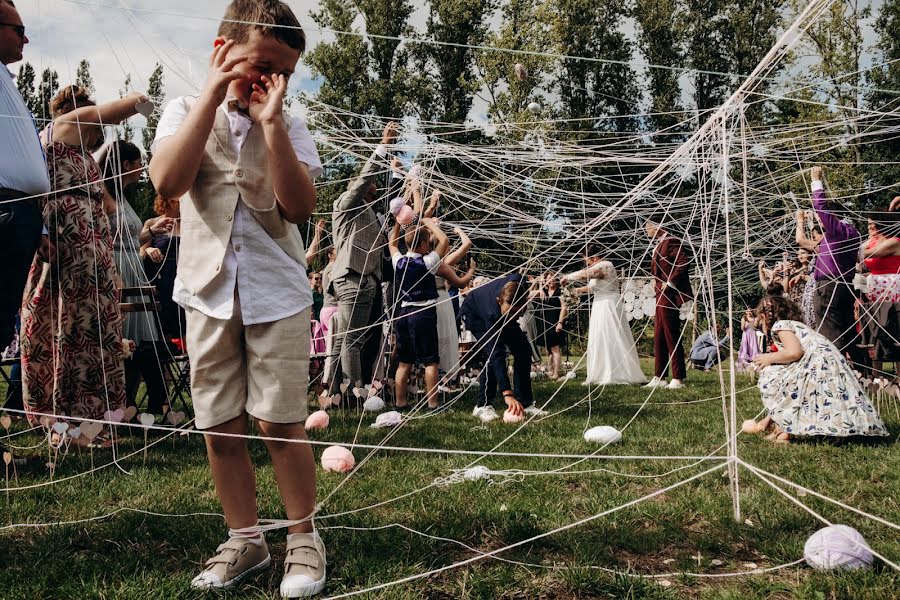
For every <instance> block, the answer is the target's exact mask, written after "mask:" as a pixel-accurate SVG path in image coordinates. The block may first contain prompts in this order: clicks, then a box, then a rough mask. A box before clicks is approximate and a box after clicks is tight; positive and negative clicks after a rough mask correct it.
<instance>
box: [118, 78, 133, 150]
mask: <svg viewBox="0 0 900 600" xmlns="http://www.w3.org/2000/svg"><path fill="white" fill-rule="evenodd" d="M130 91H131V73H128V74H127V75H126V76H125V85H124V87H122V89H120V90H119V98H124V97H125V94H128V93H129V92H130ZM119 133H120V135H119V138H120V139H122V140H125V141H126V142H130V141H132V140H133V139H134V126H132V124H131V123H130V122H129V121H128V119H126V120H125V121H123V122H122V125H121V126H120V129H119Z"/></svg>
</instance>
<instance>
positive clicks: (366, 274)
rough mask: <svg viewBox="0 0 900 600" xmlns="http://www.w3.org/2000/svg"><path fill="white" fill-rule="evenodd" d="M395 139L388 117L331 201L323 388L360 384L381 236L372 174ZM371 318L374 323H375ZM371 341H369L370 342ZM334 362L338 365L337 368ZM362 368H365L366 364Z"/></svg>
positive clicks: (374, 306)
mask: <svg viewBox="0 0 900 600" xmlns="http://www.w3.org/2000/svg"><path fill="white" fill-rule="evenodd" d="M396 139H397V124H396V123H388V124H387V126H386V127H385V128H384V133H383V135H382V137H381V144H380V145H379V146H378V147H377V148H376V149H375V152H373V153H372V156H370V157H369V159H368V160H367V161H366V164H365V165H364V166H363V169H362V172H361V173H360V174H359V176H358V177H357V178H356V179H354V180H352V181H351V182H350V183H349V185H348V186H347V191H346V192H344V193H343V194H341V195H340V197H339V198H338V199H337V201H335V203H334V209H333V211H332V214H331V219H332V230H333V232H332V235H333V236H334V247H335V250H336V251H337V257H336V258H335V261H334V264H333V265H332V266H331V283H330V287H331V291H332V293H333V294H334V296H335V298H337V302H338V311H337V313H336V314H335V316H334V319H335V320H336V327H335V333H334V338H333V343H332V347H331V357H332V359H331V373H327V374H326V375H327V376H328V377H329V382H330V387H329V390H328V393H329V394H337V393H340V384H341V383H342V380H343V379H347V380H349V382H350V386H351V388H352V387H353V386H361V385H363V383H364V382H363V376H364V374H365V373H364V371H363V361H365V362H366V366H367V367H369V368H370V367H371V365H369V364H368V362H369V361H370V360H374V357H368V356H361V355H362V354H365V352H364V347H366V346H367V341H368V339H369V338H370V337H371V336H372V335H374V334H377V333H378V332H376V331H375V330H376V328H378V329H380V327H381V325H380V324H377V323H378V322H379V319H380V318H381V314H379V313H380V312H381V302H377V301H376V299H377V298H378V295H379V294H380V293H381V276H382V274H381V255H382V250H383V247H384V244H385V243H386V242H385V237H384V233H383V232H382V227H381V223H379V221H378V217H377V215H376V214H375V203H376V202H377V201H378V187H377V186H376V185H375V178H376V176H378V175H379V174H381V173H384V172H385V171H386V170H387V168H388V159H387V146H388V145H390V144H392V143H394V141H395V140H396ZM376 324H377V325H376ZM370 346H371V344H370ZM338 364H339V365H340V368H338ZM369 368H367V369H366V371H368V370H369Z"/></svg>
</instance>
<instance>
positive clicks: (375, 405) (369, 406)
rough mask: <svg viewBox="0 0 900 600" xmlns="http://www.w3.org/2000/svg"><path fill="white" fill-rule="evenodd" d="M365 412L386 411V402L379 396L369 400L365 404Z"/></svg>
mask: <svg viewBox="0 0 900 600" xmlns="http://www.w3.org/2000/svg"><path fill="white" fill-rule="evenodd" d="M363 410H364V411H366V412H378V411H381V410H384V400H382V399H381V398H379V397H378V396H372V397H371V398H367V399H366V401H365V402H363Z"/></svg>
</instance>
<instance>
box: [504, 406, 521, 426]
mask: <svg viewBox="0 0 900 600" xmlns="http://www.w3.org/2000/svg"><path fill="white" fill-rule="evenodd" d="M524 420H525V415H524V414H521V415H514V414H513V413H511V412H509V409H508V408H507V409H506V410H505V411H503V422H504V423H521V422H522V421H524Z"/></svg>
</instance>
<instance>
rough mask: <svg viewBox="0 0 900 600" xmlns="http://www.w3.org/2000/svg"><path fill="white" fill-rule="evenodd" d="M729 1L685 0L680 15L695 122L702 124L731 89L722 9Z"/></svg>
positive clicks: (726, 30) (726, 33) (724, 20)
mask: <svg viewBox="0 0 900 600" xmlns="http://www.w3.org/2000/svg"><path fill="white" fill-rule="evenodd" d="M728 1H729V0H685V8H686V10H685V11H684V12H683V13H682V21H681V26H682V27H683V29H684V32H685V36H686V42H685V56H686V57H687V66H688V67H690V68H691V69H694V71H692V72H691V75H690V81H691V85H692V87H693V93H692V97H693V100H694V106H695V107H696V109H697V113H698V120H699V121H700V122H703V121H705V120H706V117H707V116H708V111H709V110H710V109H713V108H715V107H717V106H719V105H720V104H721V103H722V101H723V100H725V95H726V93H727V91H728V89H729V87H730V84H731V78H730V76H728V75H725V74H722V73H728V72H729V65H728V58H727V57H726V51H725V47H726V43H727V37H728V33H729V31H728V21H727V19H726V17H725V9H726V5H727V2H728Z"/></svg>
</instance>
